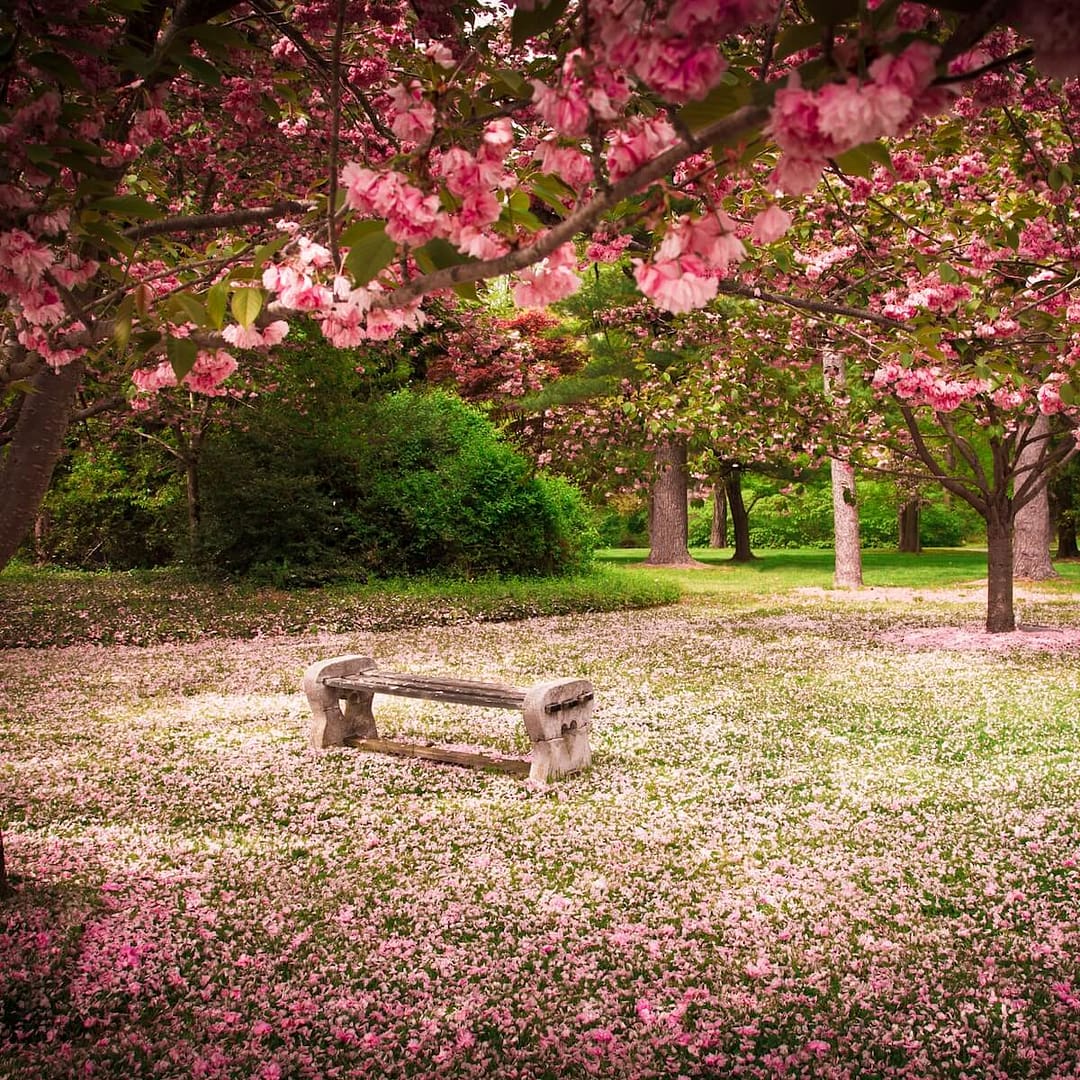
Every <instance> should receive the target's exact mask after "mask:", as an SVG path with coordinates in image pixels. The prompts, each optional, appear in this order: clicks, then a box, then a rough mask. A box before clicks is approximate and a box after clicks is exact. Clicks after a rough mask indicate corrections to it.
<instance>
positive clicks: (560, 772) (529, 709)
mask: <svg viewBox="0 0 1080 1080" xmlns="http://www.w3.org/2000/svg"><path fill="white" fill-rule="evenodd" d="M595 704H596V703H595V702H594V700H593V688H592V683H591V682H589V680H588V679H559V680H557V681H555V682H547V683H538V684H537V685H536V686H533V687H531V688H530V689H529V690H528V692H527V693H526V694H525V706H524V720H525V730H526V731H527V732H528V733H529V741H530V742H531V743H532V768H531V770H530V772H529V779H530V780H535V781H537V782H538V783H547V781H548V780H550V779H555V778H557V777H560V776H568V775H569V774H570V773H575V772H580V771H581V770H582V769H586V768H588V767H589V764H590V762H591V761H592V748H591V747H590V746H589V727H590V724H591V718H592V714H593V709H594V708H595Z"/></svg>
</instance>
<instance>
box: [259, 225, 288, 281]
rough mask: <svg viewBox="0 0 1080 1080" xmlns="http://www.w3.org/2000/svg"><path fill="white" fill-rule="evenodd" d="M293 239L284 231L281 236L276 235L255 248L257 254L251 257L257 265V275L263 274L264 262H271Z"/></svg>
mask: <svg viewBox="0 0 1080 1080" xmlns="http://www.w3.org/2000/svg"><path fill="white" fill-rule="evenodd" d="M291 239H292V237H291V236H289V234H288V233H282V235H281V236H276V237H275V238H274V239H273V240H269V241H267V242H266V243H265V244H263V245H262V247H258V248H256V249H255V254H254V255H253V256H252V257H251V262H252V265H253V266H254V267H255V275H254V276H255V277H258V276H260V275H261V274H262V269H263V263H266V262H269V261H270V260H271V259H272V258H273V257H274V256H275V255H276V254H277V253H278V252H279V251H280V250H281V249H282V248H283V247H284V246H285V245H286V244H287V243H288V242H289V241H290V240H291Z"/></svg>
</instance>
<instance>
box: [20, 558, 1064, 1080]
mask: <svg viewBox="0 0 1080 1080" xmlns="http://www.w3.org/2000/svg"><path fill="white" fill-rule="evenodd" d="M639 554H640V553H639ZM981 558H982V556H981V554H980V553H977V552H968V551H964V552H955V553H952V552H950V553H947V554H945V553H943V554H938V553H929V554H927V555H924V556H920V557H918V558H917V560H913V558H912V557H907V559H901V558H899V557H897V556H887V555H882V556H880V557H876V556H873V555H870V556H868V558H867V580H868V582H869V583H871V584H880V585H886V584H894V585H905V586H908V587H918V588H920V589H924V588H926V587H928V586H930V585H941V586H950V587H952V586H956V585H961V584H964V583H965V582H970V581H971V580H973V579H976V578H979V577H981V576H984V571H981V567H982V562H981ZM879 559H880V561H879ZM619 561H620V562H624V563H626V564H627V565H622V566H618V565H615V566H613V567H612V568H611V569H610V570H609V573H611V574H613V575H629V576H630V577H631V578H633V579H634V580H635V581H637V582H640V583H648V585H647V588H648V589H649V590H654V589H656V588H659V586H658V585H656V584H655V583H657V582H660V583H663V582H665V581H669V580H670V579H671V578H672V577H674V579H675V580H677V581H678V582H679V583H680V584H685V585H686V587H688V588H692V589H694V590H695V592H694V595H693V596H692V597H691V598H690V599H689V600H688V601H686V602H683V603H681V604H677V605H671V604H669V605H667V606H663V607H658V608H650V609H644V610H613V611H599V612H584V613H578V614H559V613H554V614H543V615H540V616H537V617H533V618H526V619H519V620H518V621H514V622H497V621H479V620H480V619H481V618H487V617H488V615H484V611H487V612H488V613H489V615H490V613H491V612H492V611H494V608H491V607H490V605H492V604H494V600H493V599H492V598H491V596H490V595H489V596H488V597H487V599H486V600H485V601H484V602H483V604H482V605H481V607H482V608H483V611H475V612H474V613H473V615H470V614H469V612H468V610H466V608H467V606H468V604H469V603H470V602H471V601H468V600H462V599H461V595H465V594H467V593H468V590H463V592H462V593H461V594H460V595H459V598H458V600H457V601H455V603H458V604H459V607H458V608H445V607H440V606H439V604H442V603H443V602H444V601H445V597H443V600H441V601H439V603H437V604H435V606H434V607H432V608H431V610H432V611H436V612H437V611H444V612H446V611H449V612H450V613H451V614H452V615H453V617H450V616H449V615H448V616H447V617H446V618H444V619H441V620H440V619H432V620H431V621H430V622H428V621H425V620H424V619H422V618H416V617H414V616H415V615H416V610H417V609H416V608H415V607H413V606H410V605H411V604H412V601H409V602H408V603H404V605H403V610H405V611H406V612H407V613H410V614H409V617H408V618H402V620H401V622H400V624H399V625H396V628H394V629H388V627H389V626H390V625H393V623H392V618H391V614H390V612H391V609H392V607H393V604H392V601H391V600H389V599H384V601H381V602H380V603H382V607H381V608H380V610H381V611H383V613H384V616H385V618H384V619H383V622H381V623H379V624H378V625H369V624H365V623H364V621H363V619H361V618H360V617H359V615H357V616H356V620H355V623H354V624H352V625H341V623H340V622H339V623H333V622H331V621H329V620H330V619H331V616H330V615H319V613H326V612H331V611H334V610H335V607H336V609H337V610H338V611H341V610H342V609H343V607H344V608H348V605H349V603H350V601H348V599H347V594H346V593H344V592H339V593H337V594H335V595H334V596H326V595H325V594H311V595H308V596H306V597H304V598H302V599H301V598H295V597H294V598H292V599H290V600H288V601H287V603H288V604H295V605H298V606H297V607H296V608H295V610H296V611H300V610H301V608H300V606H299V605H306V606H304V607H303V610H304V611H312V612H315V613H316V615H317V616H318V617H316V618H313V619H311V620H309V621H307V622H304V623H303V624H302V625H301V624H300V623H299V622H298V623H297V624H296V625H293V624H291V623H282V624H281V625H277V624H275V621H274V620H275V619H278V618H279V615H278V614H277V613H280V611H281V610H282V608H281V607H279V606H276V605H279V604H286V601H282V600H281V599H280V597H277V596H275V595H268V594H244V595H243V596H238V595H236V594H231V595H225V594H224V593H223V594H222V595H221V597H219V599H218V600H217V601H214V599H213V598H211V597H209V596H208V595H206V594H204V593H201V592H199V593H197V594H193V593H189V592H188V591H186V590H187V589H188V588H189V586H186V585H182V584H180V583H178V582H176V581H175V580H172V579H170V580H169V583H168V585H167V587H166V589H165V595H164V596H160V595H158V593H160V592H161V581H162V579H160V578H158V579H153V578H147V579H144V580H142V581H141V582H140V584H139V588H140V589H142V590H144V591H143V592H142V593H138V590H135V593H137V594H138V596H141V599H136V600H129V601H128V602H127V604H126V605H125V602H124V600H123V597H124V596H125V595H127V594H126V593H125V590H124V588H123V587H122V582H121V583H119V584H117V583H116V582H114V581H111V580H106V579H104V578H96V579H89V580H88V579H87V578H86V576H83V578H81V579H75V578H66V577H65V576H62V575H40V574H35V573H32V572H27V571H19V572H17V573H16V574H15V575H12V576H9V575H5V576H4V577H3V578H0V624H2V626H4V627H15V626H17V627H19V628H21V629H19V630H18V633H15V632H14V631H12V630H7V631H5V633H6V634H7V637H6V640H7V641H8V646H9V647H7V648H6V649H4V650H3V651H2V652H0V670H2V678H0V725H2V731H3V746H4V753H3V757H2V758H0V816H2V821H3V827H4V841H5V847H6V850H7V859H8V864H9V869H10V870H11V871H12V873H13V875H14V876H15V879H16V885H17V888H18V891H17V895H16V897H15V898H14V899H13V900H9V901H7V902H5V903H4V904H3V906H0V1077H5V1078H6V1077H11V1078H16V1077H18V1078H23V1077H27V1078H29V1077H34V1078H41V1080H52V1078H54V1077H55V1078H59V1077H75V1076H79V1077H85V1076H97V1077H103V1076H104V1077H118V1078H128V1077H135V1078H141V1077H147V1078H149V1077H168V1078H173V1077H175V1078H178V1080H179V1078H185V1080H186V1078H188V1077H229V1078H237V1080H239V1078H242V1077H243V1078H247V1077H261V1078H266V1080H273V1078H282V1077H290V1078H291V1077H313V1078H314V1077H320V1078H321V1077H354V1076H355V1077H360V1076H372V1077H433V1078H434V1077H451V1078H457V1077H487V1076H493V1077H506V1078H517V1080H526V1078H528V1080H532V1078H536V1080H541V1078H544V1080H559V1078H564V1077H570V1078H578V1077H581V1078H584V1077H591V1076H599V1077H611V1078H629V1077H656V1078H668V1077H670V1078H675V1077H679V1076H686V1077H703V1078H709V1077H717V1078H719V1077H727V1076H742V1077H750V1078H765V1077H822V1078H830V1080H831V1078H840V1077H847V1078H852V1080H855V1078H864V1077H866V1078H870V1077H874V1078H882V1080H885V1078H894V1077H907V1078H912V1080H914V1078H936V1077H948V1078H955V1080H961V1078H972V1080H975V1078H983V1077H990V1078H1011V1077H1032V1078H1033V1077H1046V1078H1048V1080H1049V1078H1057V1080H1065V1078H1067V1077H1069V1078H1075V1077H1077V1076H1078V1075H1080V1067H1078V1065H1077V1062H1078V1061H1080V783H1078V780H1077V777H1078V776H1080V665H1078V664H1077V654H1076V652H1075V651H1072V652H1069V651H1058V652H1039V651H1031V650H1016V651H1004V652H995V653H979V652H964V653H961V652H954V651H947V650H937V651H930V650H922V649H914V648H911V647H909V646H906V645H904V644H903V643H902V642H901V640H900V638H901V636H902V633H903V632H904V631H917V630H919V629H920V628H926V627H931V626H937V625H956V626H960V625H967V624H972V625H978V624H979V623H980V622H981V619H982V603H981V601H980V600H979V599H977V598H976V599H970V600H966V601H963V600H961V601H957V600H956V599H951V600H950V601H949V602H945V601H944V600H939V599H938V598H936V597H935V595H934V594H932V593H925V594H924V595H922V598H921V599H918V600H916V599H912V600H911V601H909V602H905V603H893V602H890V603H885V602H882V601H881V600H880V599H878V600H876V601H873V602H871V601H869V600H867V601H866V602H862V601H860V600H858V599H856V600H851V599H847V600H837V599H834V598H832V597H830V596H828V595H827V594H823V593H822V592H821V591H820V589H819V591H817V592H811V591H807V592H800V591H797V590H798V589H799V588H800V587H804V586H805V587H808V588H809V589H814V588H816V587H824V586H827V585H828V584H829V575H830V563H829V557H828V553H822V552H813V553H777V554H775V555H770V556H767V557H766V558H763V559H762V560H761V563H760V564H754V565H753V566H752V567H750V568H735V567H732V566H730V565H724V564H722V563H721V564H718V565H717V566H716V567H715V568H712V569H706V570H700V571H688V572H680V573H678V574H672V572H660V571H654V570H643V569H640V568H635V567H633V566H632V565H628V564H629V563H631V562H632V561H633V555H632V554H631V555H629V556H626V557H625V558H620V560H619ZM912 567H914V569H912ZM1066 569H1067V570H1068V572H1069V580H1068V581H1067V582H1066V583H1064V584H1059V585H1055V586H1053V587H1050V588H1047V589H1045V590H1040V591H1039V592H1038V594H1037V595H1036V596H1035V598H1034V599H1029V600H1026V601H1025V604H1026V605H1027V607H1029V608H1030V609H1031V610H1032V611H1033V612H1035V614H1036V615H1037V616H1038V619H1039V621H1040V622H1047V623H1051V624H1054V625H1060V626H1076V625H1078V624H1080V617H1078V608H1077V606H1076V600H1077V599H1078V598H1080V580H1078V576H1077V575H1076V573H1075V569H1076V568H1075V567H1068V568H1066ZM877 575H880V579H878V577H877ZM61 577H64V580H63V581H59V582H58V581H56V580H55V579H57V578H61ZM43 579H44V580H43ZM155 581H156V583H155ZM50 582H51V586H50ZM50 587H51V588H52V589H53V595H54V597H55V599H54V600H53V601H50V599H49V596H50V593H49V588H50ZM627 587H629V586H627ZM640 587H641V588H642V589H645V588H646V585H645V584H642V585H640ZM169 589H172V590H173V591H172V592H171V593H170V592H168V590H169ZM129 591H130V590H129ZM193 595H197V596H198V598H199V602H200V603H201V604H203V605H204V607H203V610H202V611H201V613H200V615H199V617H198V619H195V618H194V617H193V616H192V617H190V618H185V617H183V616H184V608H185V606H186V605H188V604H189V603H192V596H193ZM387 595H389V594H387ZM95 596H97V597H100V599H97V600H94V597H95ZM154 596H156V597H157V598H156V599H153V601H152V597H154ZM654 598H661V597H660V594H654ZM368 599H370V597H368ZM81 602H85V603H87V604H93V605H95V606H93V607H92V608H86V609H85V610H88V611H90V610H92V612H93V617H92V618H88V620H87V625H90V626H92V627H97V628H101V627H105V628H106V629H107V634H106V635H105V636H104V637H102V638H99V639H97V640H85V639H84V640H77V639H76V637H75V635H76V629H75V626H76V624H75V623H74V622H73V621H72V618H71V616H69V615H66V614H64V612H65V611H66V609H67V607H68V606H69V605H71V604H72V603H81ZM215 603H216V605H217V606H215ZM433 603H434V602H433ZM523 603H524V601H522V600H521V598H520V594H519V596H518V600H517V601H515V612H514V613H516V614H518V615H521V614H527V612H526V611H524V610H519V609H520V608H521V606H522V604H523ZM27 605H28V606H29V610H30V614H27V612H26V608H27ZM110 605H111V607H110ZM461 605H464V607H463V606H461ZM117 606H124V607H125V609H126V610H125V612H122V613H120V614H119V615H116V614H113V615H112V616H111V617H110V616H109V613H110V611H114V610H115V608H116V607H117ZM170 606H171V607H172V609H174V610H173V614H172V616H171V618H170V619H168V620H165V618H164V616H162V615H161V611H162V610H165V609H169V608H170ZM622 606H623V605H620V607H622ZM16 609H17V610H16ZM348 609H349V610H350V611H356V612H359V611H360V610H361V606H360V605H358V606H357V607H356V608H348ZM13 610H15V611H16V614H15V615H11V614H10V612H11V611H13ZM74 610H78V609H74ZM271 610H272V611H273V612H274V613H275V614H273V616H272V617H271V615H268V614H267V612H268V611H271ZM289 610H293V609H289ZM148 611H152V612H154V613H156V614H154V615H153V617H151V616H150V615H147V614H144V613H145V612H148ZM454 612H456V614H454ZM245 613H246V615H245ZM125 614H126V615H127V620H128V627H129V632H131V633H132V634H134V633H135V630H136V629H137V628H139V627H142V628H143V629H142V630H140V631H139V633H138V634H137V635H135V639H136V640H139V641H142V642H145V644H131V643H124V642H123V641H119V640H118V639H117V635H116V632H115V629H116V627H118V626H120V625H121V624H122V622H123V617H124V615H125ZM337 617H338V616H335V618H337ZM320 618H325V619H326V620H328V621H326V622H320ZM49 622H52V623H54V624H63V625H64V626H65V627H67V628H68V629H67V630H66V631H65V633H64V634H63V635H59V638H60V640H62V642H63V645H62V647H60V646H59V645H57V644H48V641H49V632H48V630H47V628H46V626H45V624H48V623H49ZM193 626H196V627H197V632H196V631H195V630H192V629H191V627H193ZM177 627H180V628H181V629H182V628H183V627H188V628H189V629H188V631H187V632H186V634H181V633H177V632H176V629H177ZM252 628H254V631H253V629H252ZM255 631H257V636H253V635H254V632H255ZM57 637H58V635H56V634H55V633H54V634H53V638H57ZM13 639H26V643H27V644H34V645H35V647H14V640H13ZM353 651H355V652H364V653H369V654H371V655H373V656H375V657H376V658H377V659H379V660H381V661H383V662H385V664H386V665H387V666H394V667H400V668H401V669H403V670H413V671H418V672H422V671H430V672H441V673H446V674H455V673H456V674H459V675H462V676H474V677H480V678H486V677H491V678H494V677H502V678H506V679H508V680H510V681H513V682H516V683H518V684H528V683H530V682H533V681H537V680H539V679H541V678H544V677H552V676H557V675H570V674H582V675H585V676H587V677H589V678H591V679H592V680H593V682H594V683H595V685H596V688H597V700H598V708H597V714H596V727H595V732H594V736H593V745H594V752H595V763H594V766H593V768H592V769H591V770H590V771H589V772H587V773H585V774H583V775H580V776H575V777H571V778H568V779H565V780H561V781H557V782H555V783H553V784H552V785H551V786H550V787H548V788H546V789H541V790H536V789H532V788H530V787H529V786H527V785H524V784H522V783H521V782H519V781H515V780H511V779H509V778H506V777H502V776H499V775H495V774H487V773H480V772H472V771H466V770H459V769H454V768H451V767H446V766H438V765H432V764H428V763H423V762H409V761H402V760H399V759H391V758H387V757H381V756H374V755H368V754H364V753H361V752H358V751H351V750H333V751H326V752H312V751H309V750H307V749H306V745H305V729H306V725H307V719H308V717H307V709H306V703H305V701H304V700H303V699H302V697H301V695H300V694H299V692H298V682H299V678H300V675H301V673H302V671H303V668H304V667H305V665H306V664H308V663H309V662H311V661H313V660H315V659H318V658H320V657H324V656H328V655H334V654H337V653H343V652H353ZM376 713H377V715H379V716H380V717H381V718H382V722H383V728H384V730H385V731H386V732H387V733H389V734H403V735H409V736H410V737H412V736H419V735H426V736H428V737H430V738H433V739H435V740H439V741H450V742H460V743H469V744H483V745H488V746H492V747H494V748H498V749H501V750H503V751H504V752H508V753H513V752H521V753H524V752H525V750H526V749H527V746H526V741H525V738H524V734H523V732H522V731H521V730H519V729H520V718H519V717H518V716H517V715H516V714H513V713H502V712H497V711H484V710H475V709H473V710H470V709H467V708H461V707H454V706H437V705H433V704H431V703H426V702H419V701H408V700H401V699H379V700H378V701H377V703H376Z"/></svg>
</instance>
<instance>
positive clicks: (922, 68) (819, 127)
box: [766, 41, 948, 195]
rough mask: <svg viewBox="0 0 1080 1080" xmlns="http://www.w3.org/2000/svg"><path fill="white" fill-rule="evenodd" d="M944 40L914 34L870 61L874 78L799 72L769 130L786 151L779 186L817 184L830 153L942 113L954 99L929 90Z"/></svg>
mask: <svg viewBox="0 0 1080 1080" xmlns="http://www.w3.org/2000/svg"><path fill="white" fill-rule="evenodd" d="M938 51H939V50H938V48H937V46H934V45H931V44H929V43H928V42H925V41H914V42H912V43H911V44H909V45H908V46H907V47H906V48H905V49H904V50H903V52H900V53H897V54H895V55H893V54H885V55H883V56H880V57H878V58H877V59H876V60H874V61H873V62H872V63H871V64H870V66H869V68H868V72H867V74H868V76H869V79H868V81H867V82H861V81H860V80H859V79H858V78H856V77H855V76H852V77H850V78H848V79H847V81H846V82H842V83H838V82H834V83H826V85H825V86H823V87H821V88H820V89H817V90H813V89H805V88H804V87H803V86H802V83H801V81H800V79H799V76H798V74H793V75H792V76H791V77H790V79H789V81H788V85H787V86H786V87H785V88H784V89H782V90H779V91H777V94H776V100H775V104H774V106H773V109H772V113H771V116H770V118H769V123H768V126H767V129H766V130H767V131H768V133H769V134H770V135H771V136H772V138H773V140H774V141H775V143H776V145H777V146H778V147H779V148H780V150H781V152H782V153H781V158H780V160H779V162H778V163H777V166H776V170H775V171H774V173H773V177H772V181H773V184H774V186H775V187H777V188H779V189H780V190H781V191H784V192H786V193H787V194H789V195H804V194H806V193H808V192H810V191H812V190H813V189H814V188H815V187H816V186H817V183H818V180H819V179H820V178H821V173H822V170H823V169H824V167H825V163H826V161H827V159H828V158H831V157H836V156H837V155H838V154H841V153H843V152H844V151H845V150H849V149H851V148H852V147H854V146H858V145H860V144H861V143H866V142H871V141H873V140H874V139H878V138H881V137H883V136H892V135H897V134H899V133H900V132H901V131H903V130H904V129H906V128H907V127H908V126H910V125H911V124H912V123H913V122H914V121H915V120H916V119H918V118H919V117H920V116H922V115H925V114H926V113H929V112H939V111H941V109H942V108H943V107H944V106H945V105H946V103H947V101H948V98H947V97H946V96H945V95H943V94H942V92H941V91H939V90H933V89H930V84H931V82H932V81H933V79H934V77H935V75H936V73H937V56H938Z"/></svg>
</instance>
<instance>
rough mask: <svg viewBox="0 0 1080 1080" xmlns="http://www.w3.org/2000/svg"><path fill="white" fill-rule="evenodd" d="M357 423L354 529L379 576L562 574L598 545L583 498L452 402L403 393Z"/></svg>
mask: <svg viewBox="0 0 1080 1080" xmlns="http://www.w3.org/2000/svg"><path fill="white" fill-rule="evenodd" d="M360 423H361V424H362V427H363V430H364V435H365V439H364V446H363V450H362V452H361V454H360V455H359V457H358V461H357V466H358V468H357V482H358V486H359V491H360V493H359V496H358V498H357V500H356V503H355V506H354V508H353V512H352V516H351V529H352V531H353V534H354V536H355V537H356V539H357V541H358V543H359V545H360V548H361V552H362V554H361V558H362V561H363V562H364V564H365V565H367V566H369V567H370V568H371V570H372V571H373V572H375V573H379V574H385V573H401V572H405V573H414V572H418V571H422V572H426V571H430V570H443V571H453V572H456V573H462V574H465V575H472V574H478V573H484V572H489V571H494V572H497V573H513V574H530V573H532V574H553V573H564V572H566V571H568V570H573V569H577V568H579V567H580V566H581V565H583V563H584V562H586V561H587V560H588V558H589V556H590V554H591V552H592V550H593V548H595V546H596V537H595V535H594V533H593V531H592V529H591V527H590V525H589V520H588V514H587V511H586V509H585V506H584V504H583V502H582V500H581V498H580V496H579V495H578V494H577V493H576V492H575V491H574V490H573V489H572V488H571V487H569V485H567V484H565V483H564V482H562V481H559V480H555V479H554V478H551V477H543V476H533V475H530V473H529V468H528V465H527V464H526V461H525V459H524V458H523V457H522V456H521V455H520V454H519V453H517V452H516V451H515V450H513V449H512V448H511V447H509V446H508V445H506V444H505V443H503V442H501V441H500V440H499V438H498V435H497V433H496V431H495V429H494V428H493V427H492V426H491V424H490V423H489V422H488V421H487V420H486V419H485V418H484V416H483V415H482V414H481V413H479V412H478V411H476V410H474V409H472V408H470V407H468V406H466V405H464V404H463V403H462V402H460V401H459V400H457V399H456V398H454V397H451V396H450V395H448V394H444V393H428V394H414V393H410V392H408V391H402V392H399V393H397V394H393V395H391V396H390V397H387V398H384V399H383V400H381V401H379V402H375V403H373V404H372V405H370V406H369V407H368V408H367V409H365V410H364V412H363V414H362V416H361V418H360Z"/></svg>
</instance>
